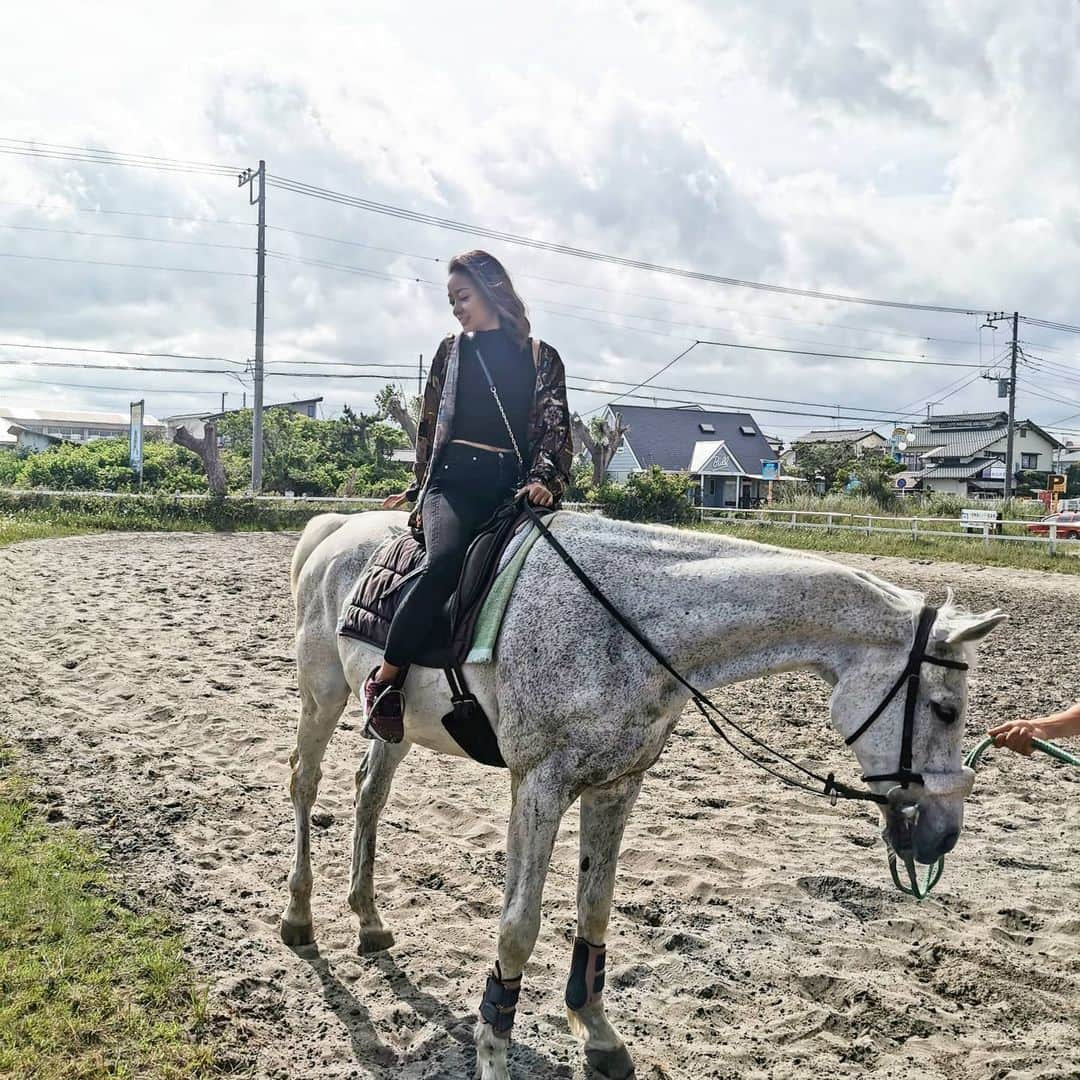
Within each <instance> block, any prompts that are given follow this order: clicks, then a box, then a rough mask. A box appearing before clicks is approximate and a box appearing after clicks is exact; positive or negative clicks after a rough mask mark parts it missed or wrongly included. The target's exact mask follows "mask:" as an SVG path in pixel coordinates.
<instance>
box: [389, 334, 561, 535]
mask: <svg viewBox="0 0 1080 1080" xmlns="http://www.w3.org/2000/svg"><path fill="white" fill-rule="evenodd" d="M530 343H531V345H532V354H533V362H534V364H535V366H536V392H535V394H534V396H533V404H532V408H531V409H530V411H529V447H528V451H524V450H523V456H524V458H525V469H526V474H525V482H526V483H532V482H533V481H539V482H540V483H541V484H543V485H544V486H545V487H546V488H547V489H548V490H549V491H550V492H551V494H552V496H553V497H554V500H555V505H556V506H558V505H559V503H560V502H561V501H562V496H563V492H564V491H565V490H566V487H567V485H568V484H569V483H570V464H571V461H572V459H573V440H572V436H571V433H570V409H569V407H568V405H567V403H566V374H565V371H564V369H563V362H562V360H561V359H560V357H559V354H558V353H557V352H556V351H555V349H554V348H552V346H550V345H549V344H548V343H547V342H546V341H540V340H539V339H536V338H530ZM460 344H461V335H460V334H447V335H446V337H444V338H443V340H442V341H441V342H440V343H439V348H438V350H437V351H436V353H435V356H434V358H433V359H432V361H431V371H430V372H429V374H428V379H427V385H426V386H425V387H424V400H423V404H422V405H421V408H420V421H419V423H418V424H417V427H416V465H415V468H414V471H415V474H416V479H415V481H414V483H413V484H412V486H411V487H410V488H409V489H408V491H407V492H406V495H407V497H408V499H409V501H410V502H415V504H416V505H415V506H414V507H413V511H412V513H411V514H410V515H409V524H410V525H411V526H412V527H413V528H418V527H419V523H420V507H421V505H422V504H423V501H424V491H425V489H426V488H427V482H428V479H429V478H430V477H431V475H432V465H433V463H434V462H436V461H437V460H438V457H439V455H440V454H441V453H442V451H443V448H444V447H445V446H446V444H447V443H448V442H449V441H450V433H451V431H452V430H453V427H454V406H455V402H456V399H457V375H458V361H459V356H460V353H459V347H460Z"/></svg>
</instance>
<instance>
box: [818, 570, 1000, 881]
mask: <svg viewBox="0 0 1080 1080" xmlns="http://www.w3.org/2000/svg"><path fill="white" fill-rule="evenodd" d="M1006 618H1007V616H1006V615H1005V614H1004V613H1002V612H1001V611H1000V610H998V609H996V608H995V609H993V610H991V611H987V612H984V613H982V614H980V615H976V614H973V613H971V612H964V611H960V610H959V609H957V608H956V607H955V606H954V605H953V597H952V590H951V589H950V590H949V594H948V598H947V600H946V602H945V605H944V606H943V607H942V608H941V609H940V610H937V609H934V608H931V607H923V608H921V609H918V608H916V609H915V610H914V611H913V622H914V627H913V633H912V634H911V636H910V637H905V639H904V642H903V643H902V644H896V645H894V646H891V647H889V648H887V649H884V650H882V648H880V647H878V646H868V647H867V648H866V650H865V653H864V654H863V655H861V656H860V657H858V658H857V660H856V661H855V663H853V664H852V665H851V667H850V668H849V669H847V670H846V671H845V672H844V673H843V675H842V676H841V677H840V678H839V679H838V681H837V683H836V685H835V688H834V690H833V695H832V700H831V711H832V719H833V724H834V726H835V727H836V729H837V730H838V731H839V732H840V733H841V734H842V735H844V737H845V740H846V741H847V743H848V745H850V746H851V747H852V748H853V750H854V752H855V756H856V758H857V759H858V761H859V764H860V765H861V766H862V769H863V780H864V781H865V782H866V783H867V785H868V786H869V787H870V789H871V790H872V791H873V792H874V793H875V795H876V796H877V801H878V806H879V808H880V810H881V813H882V816H883V818H884V821H885V829H884V832H883V836H884V839H885V841H886V843H887V844H888V846H889V847H890V849H891V850H892V851H893V852H894V853H895V855H896V856H897V857H898V858H900V859H901V860H903V861H904V862H905V863H906V864H907V866H908V869H909V872H910V873H912V874H913V873H914V870H913V866H912V863H913V861H914V862H919V863H924V864H930V863H934V862H936V861H937V860H939V859H940V858H941V857H942V856H944V855H945V854H946V853H947V852H949V851H951V850H952V849H953V848H954V847H955V846H956V842H957V840H958V839H959V838H960V829H961V827H962V825H963V820H964V800H965V799H966V798H967V796H968V795H969V794H970V792H971V787H972V782H973V780H974V773H973V772H972V770H971V769H969V768H966V767H965V766H964V764H963V739H964V718H965V713H966V710H967V684H968V671H969V669H970V667H971V664H972V663H973V661H974V658H975V646H976V644H977V643H978V642H979V641H980V640H981V639H982V638H984V637H985V636H986V635H987V634H989V633H990V631H991V630H993V629H994V627H996V626H997V625H998V624H999V623H1001V622H1003V621H1004V620H1005V619H1006Z"/></svg>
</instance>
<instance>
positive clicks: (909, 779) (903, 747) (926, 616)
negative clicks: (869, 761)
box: [844, 604, 968, 803]
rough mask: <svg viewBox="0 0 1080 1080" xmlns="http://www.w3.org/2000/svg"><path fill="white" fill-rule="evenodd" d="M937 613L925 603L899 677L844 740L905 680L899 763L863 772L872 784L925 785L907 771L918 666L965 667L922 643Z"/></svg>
mask: <svg viewBox="0 0 1080 1080" xmlns="http://www.w3.org/2000/svg"><path fill="white" fill-rule="evenodd" d="M937 616H938V609H937V608H935V607H931V606H930V605H929V604H928V605H927V606H926V607H924V608H923V609H922V612H921V613H920V614H919V622H918V625H917V626H916V627H915V642H914V644H913V645H912V646H911V652H909V653H908V660H907V664H906V665H905V666H904V670H903V671H902V672H900V677H899V678H898V679H897V680H896V682H895V683H893V686H892V689H891V690H890V691H889V692H888V693H887V694H886V695H885V697H884V699H883V700H882V702H881V704H880V705H879V706H878V707H877V708H876V709H875V710H874V711H873V712H872V713H871V714H870V716H869V717H867V719H866V720H865V721H863V723H862V724H861V725H860V726H859V727H858V728H857V729H856V730H855V731H854V732H853V733H852V734H851V735H849V736H848V737H847V738H846V739H845V740H844V744H845V745H846V746H851V745H852V744H854V743H856V742H858V741H859V739H861V738H862V737H863V735H865V734H866V733H867V732H868V731H869V730H870V728H871V727H872V726H873V724H874V721H875V720H877V718H878V717H879V716H881V714H882V713H883V712H884V711H885V709H886V708H887V706H888V705H889V703H890V702H891V701H892V699H893V698H894V697H896V695H897V694H898V693H900V688H901V687H902V686H903V685H904V684H905V683H907V697H906V698H905V699H904V730H903V734H902V735H901V737H900V767H899V768H898V769H897V770H896V772H891V773H878V774H875V775H873V776H863V777H862V780H863V783H866V784H872V783H874V782H875V781H883V782H884V781H889V780H895V781H896V782H897V783H898V784H899V785H900V786H901V787H902V788H907V787H908V786H909V785H911V784H919V785H921V786H924V787H925V786H926V781H925V778H924V777H923V774H922V773H917V772H912V771H911V753H912V745H913V743H914V741H915V708H916V706H917V705H918V703H919V687H920V684H921V682H922V666H923V664H935V665H936V666H937V667H943V668H950V669H951V670H953V671H967V670H968V665H967V664H965V663H964V662H963V661H962V660H948V659H946V658H945V657H943V656H934V655H933V654H932V653H928V652H927V651H926V643H927V642H928V641H929V640H930V630H931V628H932V627H933V625H934V620H935V619H936V618H937ZM881 798H882V799H883V801H884V802H886V803H887V802H889V799H888V796H882V797H881Z"/></svg>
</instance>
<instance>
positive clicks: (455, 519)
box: [383, 442, 518, 667]
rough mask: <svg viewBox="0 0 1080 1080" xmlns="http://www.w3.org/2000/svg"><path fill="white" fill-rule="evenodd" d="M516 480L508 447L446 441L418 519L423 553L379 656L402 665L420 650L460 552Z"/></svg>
mask: <svg viewBox="0 0 1080 1080" xmlns="http://www.w3.org/2000/svg"><path fill="white" fill-rule="evenodd" d="M517 482H518V464H517V458H516V457H515V456H514V453H513V451H512V450H510V451H503V452H499V453H495V452H493V451H491V450H481V449H480V448H479V447H477V446H465V445H464V444H462V443H453V442H452V443H448V444H447V446H446V449H445V450H444V451H443V452H442V454H441V455H440V457H439V460H438V462H436V465H435V471H434V473H433V474H432V476H431V479H430V481H429V482H428V486H427V490H426V491H425V492H424V501H423V504H422V507H421V510H420V524H421V525H422V526H423V529H424V547H425V549H426V551H427V558H426V560H425V565H424V569H423V571H422V572H421V573H420V574H419V575H418V576H417V579H416V581H415V583H414V584H413V586H412V588H411V589H410V591H409V593H408V595H407V596H406V597H405V599H404V600H402V602H401V606H400V607H399V608H398V609H397V611H396V612H394V619H393V622H391V624H390V632H389V633H388V634H387V638H386V648H385V650H384V652H383V656H384V658H385V660H386V662H387V663H388V664H392V665H393V666H394V667H404V665H405V664H408V663H409V662H410V661H411V660H412V659H413V658H414V657H415V656H416V655H417V654H418V653H419V652H420V650H421V648H422V647H423V645H424V641H425V639H426V638H427V635H428V633H429V632H430V631H431V628H432V626H433V625H434V624H435V621H436V619H437V618H438V616H439V612H440V610H441V609H442V607H443V605H444V604H445V603H446V601H447V600H448V599H449V597H450V594H451V593H452V592H453V591H454V589H455V588H456V587H457V583H458V577H459V576H460V575H461V567H462V564H463V563H464V561H465V551H466V549H467V548H468V546H469V544H470V543H471V542H472V540H473V537H475V536H476V534H477V532H478V531H479V529H480V526H481V525H482V524H483V523H484V522H485V521H487V519H488V518H489V517H491V515H492V514H493V513H495V511H496V510H497V509H498V508H499V506H500V505H501V504H503V503H504V502H506V501H508V500H509V499H511V498H513V495H514V491H515V490H516V488H517Z"/></svg>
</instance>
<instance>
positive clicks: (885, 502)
mask: <svg viewBox="0 0 1080 1080" xmlns="http://www.w3.org/2000/svg"><path fill="white" fill-rule="evenodd" d="M903 471H904V466H903V465H901V464H900V462H898V461H894V460H893V459H892V458H891V457H889V456H888V455H887V454H863V456H862V457H860V458H856V459H855V460H854V461H851V462H850V463H848V464H847V465H845V466H844V467H843V468H841V469H840V471H839V472H838V473H837V474H836V480H835V482H834V485H833V490H834V491H844V490H845V489H846V488H847V485H848V483H849V482H850V481H852V480H855V481H856V482H857V485H858V491H859V494H860V495H866V496H867V497H868V498H871V499H873V500H874V502H876V503H877V504H878V506H880V507H882V509H886V510H890V509H892V508H893V507H895V506H896V501H897V499H898V498H899V496H898V495H897V493H896V485H895V483H894V482H893V479H892V478H893V476H895V475H896V474H897V473H898V472H903Z"/></svg>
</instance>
